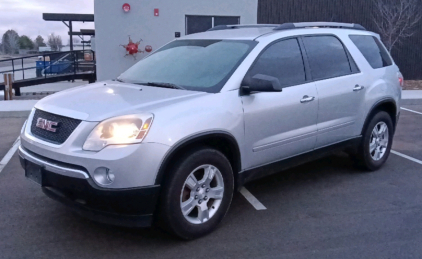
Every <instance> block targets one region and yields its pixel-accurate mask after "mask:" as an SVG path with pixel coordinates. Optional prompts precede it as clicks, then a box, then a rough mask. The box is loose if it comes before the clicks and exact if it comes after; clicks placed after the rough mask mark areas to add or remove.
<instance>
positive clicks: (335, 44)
mask: <svg viewBox="0 0 422 259" xmlns="http://www.w3.org/2000/svg"><path fill="white" fill-rule="evenodd" d="M303 41H304V43H305V47H306V52H307V54H308V59H309V65H310V67H311V73H312V77H313V79H315V80H318V79H324V78H333V77H338V76H344V75H348V74H351V73H352V70H351V67H350V64H349V59H348V57H347V54H346V51H345V49H344V47H343V44H342V43H341V42H340V41H339V40H338V39H337V38H336V37H333V36H313V37H304V38H303Z"/></svg>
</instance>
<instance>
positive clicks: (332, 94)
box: [302, 35, 366, 148]
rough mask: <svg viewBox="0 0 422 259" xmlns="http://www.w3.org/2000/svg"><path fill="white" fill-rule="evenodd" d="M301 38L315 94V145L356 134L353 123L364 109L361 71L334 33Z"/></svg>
mask: <svg viewBox="0 0 422 259" xmlns="http://www.w3.org/2000/svg"><path fill="white" fill-rule="evenodd" d="M302 39H303V43H304V45H305V48H306V53H307V57H308V62H309V67H310V71H311V75H312V79H313V80H314V81H315V83H316V88H317V91H318V97H319V104H318V122H317V128H318V135H317V143H316V148H321V147H324V146H328V145H331V144H334V143H337V142H341V141H344V140H347V139H350V138H352V137H354V136H356V135H359V133H358V132H357V125H358V120H359V116H362V115H361V114H362V113H363V110H364V106H363V105H364V102H363V100H364V92H365V83H366V82H365V78H364V76H363V74H361V73H360V72H359V70H358V68H357V66H356V63H355V62H354V60H353V58H352V57H351V55H350V53H349V52H348V50H347V49H346V48H345V46H344V45H343V43H342V42H341V41H340V39H339V38H337V37H336V36H334V35H313V36H304V37H303V38H302Z"/></svg>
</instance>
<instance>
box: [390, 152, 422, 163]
mask: <svg viewBox="0 0 422 259" xmlns="http://www.w3.org/2000/svg"><path fill="white" fill-rule="evenodd" d="M391 153H393V154H395V155H398V156H401V157H403V158H406V159H409V160H410V161H413V162H415V163H418V164H421V165H422V161H421V160H418V159H416V158H413V157H410V156H408V155H405V154H402V153H400V152H397V151H394V150H391Z"/></svg>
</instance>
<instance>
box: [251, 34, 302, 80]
mask: <svg viewBox="0 0 422 259" xmlns="http://www.w3.org/2000/svg"><path fill="white" fill-rule="evenodd" d="M256 74H263V75H267V76H273V77H277V78H278V79H279V80H280V83H281V85H282V86H284V87H286V86H292V85H298V84H303V83H305V81H306V76H305V66H304V64H303V58H302V52H301V50H300V46H299V43H298V41H297V39H288V40H283V41H279V42H277V43H274V44H273V45H271V46H270V47H268V48H267V49H266V50H264V52H263V53H262V54H261V55H260V56H259V57H258V59H257V61H256V62H255V64H254V66H253V67H252V68H251V70H250V71H249V73H248V76H249V77H250V78H251V77H253V76H254V75H256Z"/></svg>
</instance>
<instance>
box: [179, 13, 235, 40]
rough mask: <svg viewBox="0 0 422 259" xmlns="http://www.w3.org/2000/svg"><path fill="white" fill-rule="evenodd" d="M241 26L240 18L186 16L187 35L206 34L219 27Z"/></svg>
mask: <svg viewBox="0 0 422 259" xmlns="http://www.w3.org/2000/svg"><path fill="white" fill-rule="evenodd" d="M231 24H240V16H204V15H186V35H189V34H193V33H198V32H204V31H207V30H209V29H211V28H212V27H214V26H218V25H231Z"/></svg>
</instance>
